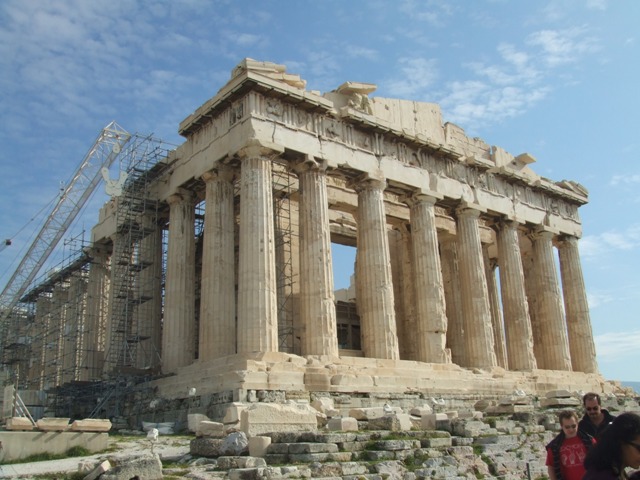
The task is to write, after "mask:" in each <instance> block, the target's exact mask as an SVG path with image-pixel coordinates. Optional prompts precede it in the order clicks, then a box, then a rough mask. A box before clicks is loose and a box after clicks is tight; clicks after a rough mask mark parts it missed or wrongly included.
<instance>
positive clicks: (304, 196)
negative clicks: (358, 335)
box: [295, 157, 338, 357]
mask: <svg viewBox="0 0 640 480" xmlns="http://www.w3.org/2000/svg"><path fill="white" fill-rule="evenodd" d="M325 169H326V164H323V163H320V162H318V161H316V160H315V159H314V158H312V157H307V158H306V159H305V161H304V162H302V163H300V164H298V165H297V166H296V168H295V170H296V172H297V173H298V178H299V181H300V192H301V195H300V211H299V216H300V221H299V223H300V314H301V316H302V322H303V325H304V333H303V338H302V353H303V355H330V356H336V357H337V356H338V333H337V325H336V307H335V302H334V296H333V265H332V259H331V231H330V230H329V202H328V199H327V180H326V174H325Z"/></svg>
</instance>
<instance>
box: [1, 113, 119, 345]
mask: <svg viewBox="0 0 640 480" xmlns="http://www.w3.org/2000/svg"><path fill="white" fill-rule="evenodd" d="M130 139H131V134H129V133H128V132H126V131H125V130H124V129H122V127H120V126H119V125H118V124H117V123H116V122H111V123H110V124H109V125H107V126H106V127H105V128H103V129H102V131H101V132H100V135H98V138H97V139H96V141H95V142H94V144H93V147H91V149H90V150H89V151H88V152H87V154H86V155H85V157H84V159H83V161H82V163H81V164H80V166H79V167H78V169H77V171H76V172H75V174H74V175H73V177H72V179H71V181H70V182H69V184H68V185H67V186H66V187H65V188H64V189H63V191H62V193H61V195H60V198H59V199H58V202H57V204H56V206H55V207H54V209H53V211H52V212H51V214H50V215H49V217H48V218H47V221H46V222H45V224H44V225H43V226H42V229H41V230H40V232H39V233H38V235H37V236H36V238H35V239H34V241H33V243H32V244H31V247H29V250H28V251H27V253H26V254H25V256H24V258H23V259H22V261H21V262H20V265H18V267H17V268H16V271H15V272H14V274H13V276H12V277H11V279H10V280H9V282H7V285H6V286H5V288H4V290H3V291H2V294H0V345H1V346H2V347H4V346H5V345H4V344H5V342H6V333H7V328H8V325H7V324H8V319H9V317H10V315H11V312H12V310H13V308H14V307H15V306H16V304H17V303H18V302H19V300H20V298H21V297H22V295H23V294H24V293H25V291H26V290H27V288H28V287H29V285H30V284H31V282H32V281H33V279H34V278H35V276H36V275H37V274H38V271H39V270H40V268H41V267H42V265H44V263H45V262H46V260H47V258H49V255H50V254H51V252H52V251H53V249H54V248H55V247H56V246H57V245H58V243H59V241H60V239H61V238H62V236H63V235H64V233H65V232H66V230H67V228H68V227H69V225H71V223H72V222H73V220H74V219H75V218H76V216H77V215H78V213H79V212H80V210H81V209H82V207H83V206H84V204H85V203H86V201H87V199H88V198H89V197H90V196H91V194H92V193H93V191H94V190H95V188H96V186H97V185H98V183H99V182H100V180H101V179H102V175H101V169H102V168H107V169H108V168H109V167H110V166H111V165H112V164H113V162H114V160H115V159H116V158H117V156H118V154H119V153H120V152H121V151H122V149H123V147H124V146H125V145H126V144H127V142H129V140H130ZM9 244H10V243H9Z"/></svg>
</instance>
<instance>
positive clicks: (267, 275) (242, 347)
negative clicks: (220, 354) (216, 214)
mask: <svg viewBox="0 0 640 480" xmlns="http://www.w3.org/2000/svg"><path fill="white" fill-rule="evenodd" d="M273 154H274V152H273V151H272V150H268V149H266V148H262V147H261V146H260V145H251V146H247V147H246V148H244V149H243V150H241V151H240V152H239V155H240V158H241V160H242V164H241V176H240V183H241V187H240V189H241V190H240V258H239V264H238V353H249V352H276V351H278V321H277V318H278V317H277V315H278V311H277V310H278V309H277V283H276V261H275V238H274V226H273V190H272V187H271V183H272V180H271V156H272V155H273Z"/></svg>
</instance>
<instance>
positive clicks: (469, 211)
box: [455, 201, 487, 218]
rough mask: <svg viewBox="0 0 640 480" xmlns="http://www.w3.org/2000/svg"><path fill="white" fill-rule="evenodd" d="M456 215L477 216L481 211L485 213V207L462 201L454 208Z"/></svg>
mask: <svg viewBox="0 0 640 480" xmlns="http://www.w3.org/2000/svg"><path fill="white" fill-rule="evenodd" d="M455 213H456V215H458V216H463V217H464V216H468V217H475V218H479V217H480V214H481V213H487V209H486V208H484V207H483V206H481V205H478V204H477V203H472V202H467V201H462V202H460V204H459V205H458V207H457V208H456V210H455Z"/></svg>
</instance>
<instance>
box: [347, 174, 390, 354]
mask: <svg viewBox="0 0 640 480" xmlns="http://www.w3.org/2000/svg"><path fill="white" fill-rule="evenodd" d="M354 187H355V189H356V192H357V193H358V208H357V222H358V237H357V242H358V253H357V278H356V281H357V282H358V284H359V285H358V289H357V294H358V298H357V302H358V314H359V316H360V325H361V334H362V346H363V350H364V354H365V356H366V357H370V358H386V359H392V360H397V359H399V350H398V337H397V333H396V319H395V310H394V297H393V283H392V276H391V260H390V254H389V240H388V237H387V223H386V214H385V209H384V196H383V195H384V194H383V192H384V188H385V181H383V180H379V179H375V178H371V177H367V178H364V179H362V180H360V181H359V182H357V183H356V184H355V185H354Z"/></svg>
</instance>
